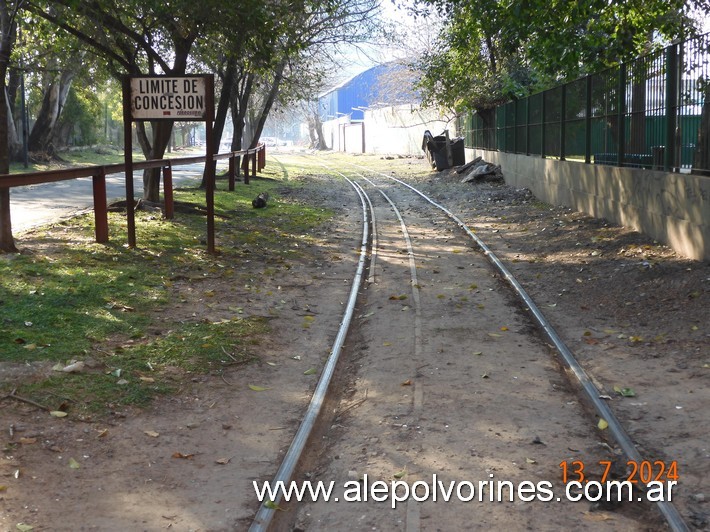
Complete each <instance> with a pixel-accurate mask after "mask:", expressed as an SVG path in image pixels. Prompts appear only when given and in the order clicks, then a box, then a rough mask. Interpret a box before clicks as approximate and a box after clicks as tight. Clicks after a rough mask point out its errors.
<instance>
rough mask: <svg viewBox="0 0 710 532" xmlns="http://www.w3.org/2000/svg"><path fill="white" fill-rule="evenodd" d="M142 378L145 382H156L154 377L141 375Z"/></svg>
mask: <svg viewBox="0 0 710 532" xmlns="http://www.w3.org/2000/svg"><path fill="white" fill-rule="evenodd" d="M140 380H142V381H143V382H155V379H154V378H153V377H140Z"/></svg>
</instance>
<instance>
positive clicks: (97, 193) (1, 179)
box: [0, 143, 266, 243]
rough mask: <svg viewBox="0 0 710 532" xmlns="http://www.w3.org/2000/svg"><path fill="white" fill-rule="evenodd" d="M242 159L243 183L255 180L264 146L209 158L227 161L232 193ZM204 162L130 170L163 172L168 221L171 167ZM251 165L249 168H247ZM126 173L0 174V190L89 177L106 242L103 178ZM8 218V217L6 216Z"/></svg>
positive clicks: (184, 160) (156, 163)
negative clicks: (157, 169)
mask: <svg viewBox="0 0 710 532" xmlns="http://www.w3.org/2000/svg"><path fill="white" fill-rule="evenodd" d="M238 157H241V158H242V164H241V169H242V171H243V172H244V183H245V184H247V185H248V184H249V177H250V175H249V174H250V173H251V177H256V173H257V172H261V171H262V170H263V169H264V167H265V166H266V145H265V144H263V143H262V144H259V146H257V147H256V148H252V149H249V150H240V151H233V152H227V153H218V154H215V155H213V156H212V164H216V163H217V161H219V160H224V159H229V170H228V176H227V177H228V179H229V190H230V191H233V190H234V186H235V181H236V178H237V175H238V174H237V170H236V169H237V166H236V160H237V158H238ZM196 163H205V164H206V163H207V156H198V157H181V158H176V159H155V160H151V161H141V162H136V163H134V164H133V169H134V170H146V169H149V168H162V170H163V195H164V200H165V217H166V218H167V219H172V218H173V214H174V208H173V180H172V168H173V167H174V166H185V165H188V164H196ZM250 166H251V168H250ZM250 170H251V172H250ZM125 171H126V165H125V164H110V165H103V166H86V167H82V168H66V169H62V170H50V171H46V172H26V173H20V174H5V175H0V188H13V187H22V186H26V185H38V184H42V183H54V182H57V181H68V180H71V179H79V178H81V177H91V178H92V187H93V196H94V222H95V234H96V242H98V243H105V242H108V236H109V235H108V205H107V200H106V176H107V175H111V174H120V173H122V172H125ZM8 216H9V214H8Z"/></svg>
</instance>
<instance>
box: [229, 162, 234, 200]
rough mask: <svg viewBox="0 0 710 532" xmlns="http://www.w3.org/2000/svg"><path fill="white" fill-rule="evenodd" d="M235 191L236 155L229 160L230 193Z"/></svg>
mask: <svg viewBox="0 0 710 532" xmlns="http://www.w3.org/2000/svg"><path fill="white" fill-rule="evenodd" d="M233 190H234V155H232V156H231V157H230V158H229V191H230V192H232V191H233Z"/></svg>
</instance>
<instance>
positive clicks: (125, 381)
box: [116, 379, 128, 386]
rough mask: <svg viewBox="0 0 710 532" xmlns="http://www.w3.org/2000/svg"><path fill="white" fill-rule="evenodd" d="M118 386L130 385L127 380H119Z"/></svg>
mask: <svg viewBox="0 0 710 532" xmlns="http://www.w3.org/2000/svg"><path fill="white" fill-rule="evenodd" d="M116 384H119V385H121V386H123V385H125V384H128V381H127V380H126V379H118V380H117V381H116Z"/></svg>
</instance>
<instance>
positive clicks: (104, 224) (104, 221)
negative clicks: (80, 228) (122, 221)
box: [91, 166, 108, 244]
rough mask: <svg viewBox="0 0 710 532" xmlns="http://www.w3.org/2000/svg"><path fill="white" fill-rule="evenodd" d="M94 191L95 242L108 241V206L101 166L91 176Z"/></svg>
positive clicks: (104, 178) (104, 174) (102, 242)
mask: <svg viewBox="0 0 710 532" xmlns="http://www.w3.org/2000/svg"><path fill="white" fill-rule="evenodd" d="M91 180H92V184H93V187H92V188H93V191H94V225H95V229H94V230H95V232H96V242H98V243H99V244H105V243H106V242H108V208H107V205H106V169H105V168H104V167H103V166H102V167H101V168H99V169H98V173H97V174H96V175H94V176H92V177H91Z"/></svg>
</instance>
